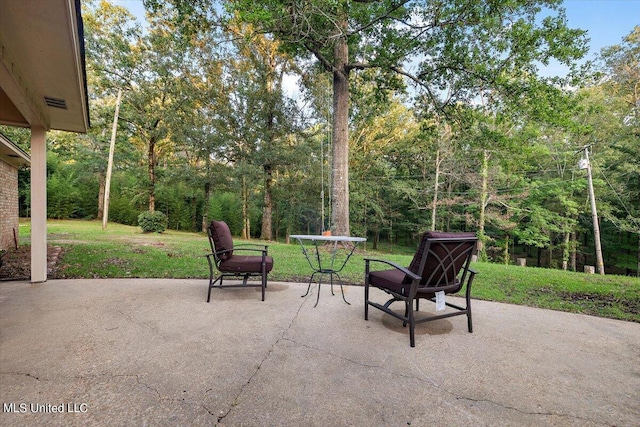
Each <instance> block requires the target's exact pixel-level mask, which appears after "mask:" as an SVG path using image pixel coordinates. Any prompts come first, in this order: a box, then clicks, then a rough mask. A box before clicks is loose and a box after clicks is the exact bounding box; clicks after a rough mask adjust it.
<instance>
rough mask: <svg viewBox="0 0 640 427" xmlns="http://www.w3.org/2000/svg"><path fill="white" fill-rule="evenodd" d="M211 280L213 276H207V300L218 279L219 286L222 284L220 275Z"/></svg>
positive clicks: (209, 298)
mask: <svg viewBox="0 0 640 427" xmlns="http://www.w3.org/2000/svg"><path fill="white" fill-rule="evenodd" d="M212 280H213V276H211V277H209V292H207V302H209V301H210V300H211V289H213V287H214V286H215V284H216V282H217V281H218V280H220V286H222V276H220V277H218V278H217V279H216V280H213V281H212Z"/></svg>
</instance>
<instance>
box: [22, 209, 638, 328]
mask: <svg viewBox="0 0 640 427" xmlns="http://www.w3.org/2000/svg"><path fill="white" fill-rule="evenodd" d="M48 230H49V240H50V241H51V243H54V244H57V245H60V246H62V247H63V248H64V249H65V250H64V251H63V257H62V259H61V263H60V267H59V269H58V270H57V271H56V273H55V274H56V275H57V276H56V277H59V278H96V277H101V278H107V277H147V278H170V277H176V278H202V279H203V280H204V279H205V278H206V277H208V267H207V263H206V261H205V260H204V258H203V257H202V255H203V254H205V253H207V251H208V250H209V249H208V243H207V240H206V237H205V235H204V234H202V233H186V232H178V231H172V230H168V231H167V232H166V233H164V234H162V235H160V234H142V233H141V232H140V230H139V229H137V228H135V227H130V226H123V225H119V224H113V225H111V226H110V227H109V230H108V232H106V231H104V230H102V229H101V227H100V223H99V222H97V221H94V222H88V221H50V222H49V224H48ZM28 232H29V229H28V227H25V230H24V233H23V230H21V239H28ZM69 241H73V242H76V243H73V244H71V243H69ZM414 251H415V247H413V248H404V247H399V248H394V250H393V253H392V254H391V253H389V252H380V251H372V250H371V249H370V246H368V244H367V250H359V251H358V252H357V253H356V254H354V256H353V258H352V259H351V260H350V261H349V263H348V264H347V267H346V268H345V270H344V274H341V276H342V278H343V280H344V281H345V283H347V284H354V285H362V283H363V280H364V277H363V273H364V258H365V257H374V258H383V259H388V260H391V261H394V262H397V263H399V264H400V265H409V263H410V262H411V258H412V256H413V253H414ZM269 255H271V256H273V257H274V260H275V264H274V269H273V271H272V272H271V273H270V274H269V280H272V281H289V282H299V283H304V285H301V286H300V290H301V292H302V291H303V289H304V287H306V281H307V280H308V278H309V275H310V270H309V265H308V263H307V261H306V259H305V258H304V256H303V255H302V253H301V251H300V246H299V245H298V244H297V243H292V244H283V243H275V242H272V243H270V244H269ZM472 268H474V269H475V270H477V271H478V274H477V276H476V278H475V280H474V283H473V288H472V297H473V298H477V299H486V300H492V301H500V302H505V303H510V304H522V305H529V306H534V307H540V308H548V309H553V310H562V311H569V312H574V313H583V314H590V315H596V316H603V317H611V318H614V319H621V320H627V321H634V322H640V311H639V308H640V280H639V279H637V278H632V277H625V276H616V275H607V276H604V277H603V276H600V275H591V274H584V273H575V272H567V271H561V270H552V269H542V268H534V267H516V266H506V265H499V264H490V263H475V264H473V266H472ZM203 283H204V282H203ZM303 286H304V287H303ZM347 291H348V292H353V293H354V294H357V293H360V292H362V288H361V287H360V286H353V287H348V288H347Z"/></svg>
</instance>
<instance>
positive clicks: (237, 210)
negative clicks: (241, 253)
mask: <svg viewBox="0 0 640 427" xmlns="http://www.w3.org/2000/svg"><path fill="white" fill-rule="evenodd" d="M209 219H212V220H213V219H215V220H216V221H224V222H226V223H227V225H228V226H229V229H230V230H231V234H233V235H234V236H238V235H240V234H241V233H242V201H241V200H240V198H239V197H238V195H237V194H236V193H232V192H224V193H216V194H214V195H213V196H212V197H211V200H210V202H209Z"/></svg>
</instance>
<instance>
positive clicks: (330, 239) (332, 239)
mask: <svg viewBox="0 0 640 427" xmlns="http://www.w3.org/2000/svg"><path fill="white" fill-rule="evenodd" d="M289 237H290V238H292V239H299V240H324V241H327V242H366V241H367V239H366V238H364V237H351V236H320V235H317V234H291V235H290V236H289Z"/></svg>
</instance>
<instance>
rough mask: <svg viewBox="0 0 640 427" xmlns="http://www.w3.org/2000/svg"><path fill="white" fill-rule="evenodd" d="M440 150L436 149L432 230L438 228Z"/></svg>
mask: <svg viewBox="0 0 640 427" xmlns="http://www.w3.org/2000/svg"><path fill="white" fill-rule="evenodd" d="M440 163H441V162H440V150H439V149H438V150H436V173H435V184H433V203H432V205H431V230H432V231H435V229H436V212H437V210H438V209H437V207H438V186H439V185H440Z"/></svg>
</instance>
